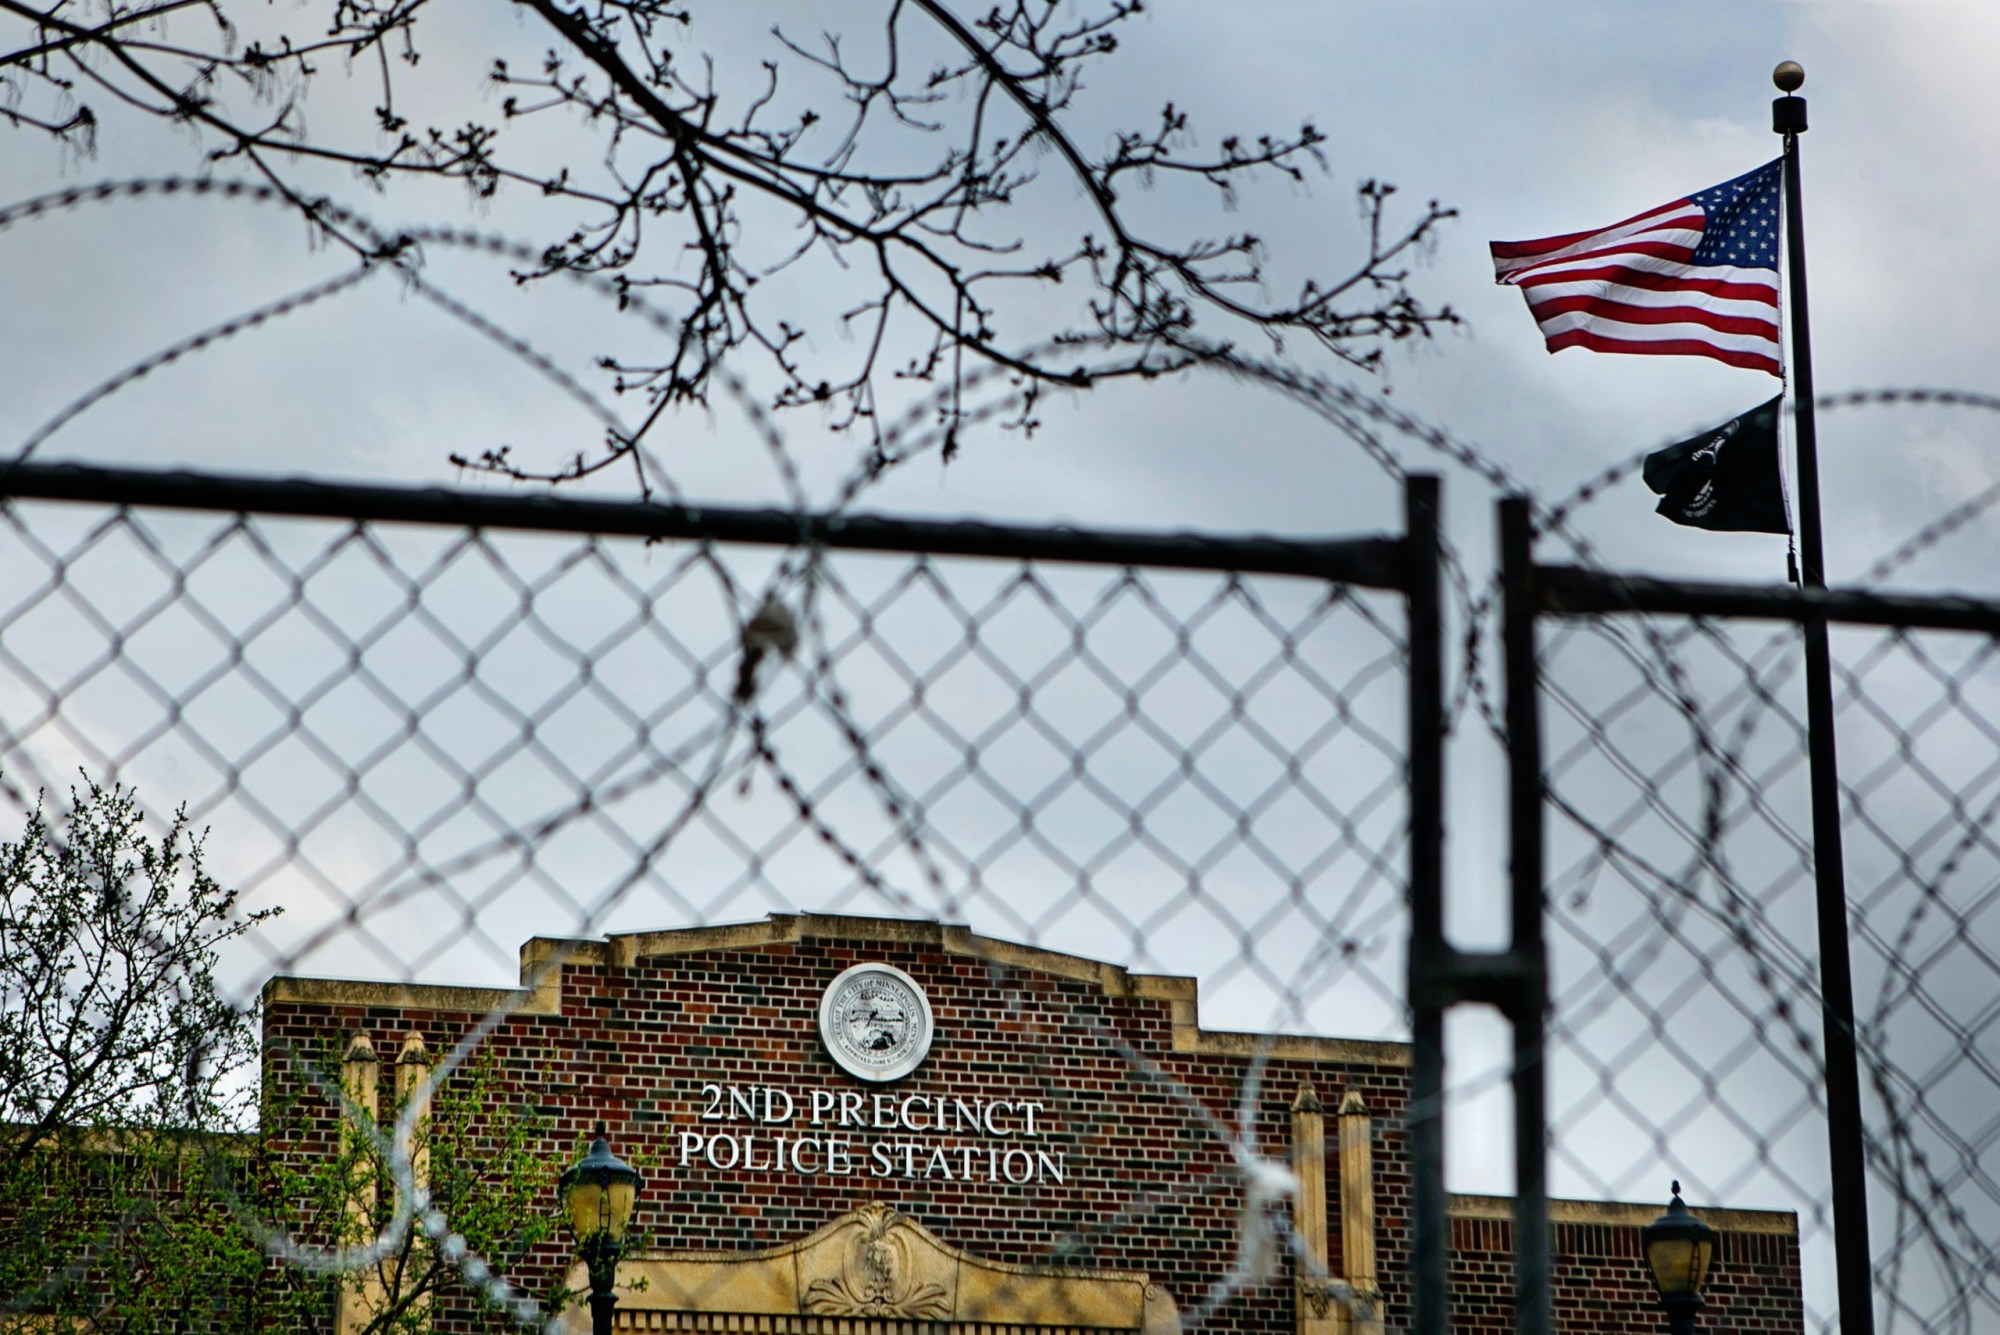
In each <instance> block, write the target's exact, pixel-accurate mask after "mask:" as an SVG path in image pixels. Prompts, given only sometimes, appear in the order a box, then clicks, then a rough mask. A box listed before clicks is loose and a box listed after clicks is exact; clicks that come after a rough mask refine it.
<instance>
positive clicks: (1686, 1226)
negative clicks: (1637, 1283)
mask: <svg viewBox="0 0 2000 1335" xmlns="http://www.w3.org/2000/svg"><path fill="white" fill-rule="evenodd" d="M1715 1236H1716V1234H1715V1230H1714V1229H1712V1228H1710V1227H1709V1226H1708V1225H1707V1224H1704V1223H1702V1222H1701V1220H1699V1219H1696V1218H1695V1217H1694V1216H1693V1215H1691V1214H1689V1213H1688V1208H1687V1204H1686V1202H1684V1201H1683V1200H1681V1184H1680V1183H1678V1182H1676V1183H1674V1198H1673V1200H1672V1201H1670V1202H1668V1204H1667V1212H1666V1213H1665V1214H1663V1215H1661V1216H1660V1217H1659V1218H1658V1219H1655V1220H1654V1221H1653V1222H1652V1223H1650V1224H1648V1225H1646V1227H1645V1228H1643V1229H1641V1230H1640V1231H1639V1245H1640V1246H1641V1247H1642V1248H1643V1249H1644V1250H1645V1253H1646V1268H1647V1269H1648V1270H1651V1271H1652V1272H1653V1287H1654V1288H1656V1289H1658V1290H1659V1291H1660V1306H1662V1307H1664V1308H1666V1309H1667V1329H1668V1330H1669V1331H1670V1332H1672V1335H1694V1314H1695V1313H1696V1312H1697V1311H1699V1310H1700V1308H1701V1305H1702V1303H1701V1286H1702V1282H1703V1281H1704V1280H1706V1279H1707V1278H1708V1263H1709V1261H1710V1259H1711V1258H1713V1257H1714V1255H1715Z"/></svg>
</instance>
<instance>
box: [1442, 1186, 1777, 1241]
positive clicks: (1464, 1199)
mask: <svg viewBox="0 0 2000 1335" xmlns="http://www.w3.org/2000/svg"><path fill="white" fill-rule="evenodd" d="M1666 1208H1667V1207H1666V1204H1665V1202H1659V1203H1656V1204H1653V1205H1643V1204H1635V1203H1632V1202H1628V1201H1570V1200H1553V1199H1552V1200H1550V1201H1549V1222H1550V1223H1552V1224H1602V1225H1605V1226H1608V1227H1611V1228H1644V1227H1645V1226H1646V1225H1647V1224H1650V1223H1652V1222H1653V1221H1654V1220H1655V1219H1658V1218H1659V1217H1660V1215H1661V1214H1662V1213H1663V1212H1664V1211H1665V1210H1666ZM1688 1208H1689V1209H1691V1210H1693V1211H1694V1213H1695V1214H1696V1215H1698V1216H1699V1217H1700V1218H1701V1219H1702V1221H1703V1222H1705V1223H1707V1224H1708V1225H1709V1226H1710V1227H1712V1228H1716V1229H1720V1230H1721V1231H1722V1232H1724V1233H1763V1234H1772V1235H1776V1236H1780V1237H1793V1238H1795V1237H1797V1236H1798V1235H1799V1216H1798V1212H1797V1211H1795V1210H1728V1209H1720V1208H1710V1207H1707V1206H1690V1207H1688ZM1445 1213H1446V1214H1447V1215H1448V1216H1450V1217H1451V1218H1453V1219H1502V1220H1507V1221H1510V1222H1511V1221H1512V1220H1513V1218H1514V1198H1513V1197H1511V1196H1460V1195H1453V1196H1452V1197H1451V1198H1450V1201H1449V1203H1448V1204H1447V1205H1446V1206H1445Z"/></svg>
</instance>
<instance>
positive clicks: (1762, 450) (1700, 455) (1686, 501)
mask: <svg viewBox="0 0 2000 1335" xmlns="http://www.w3.org/2000/svg"><path fill="white" fill-rule="evenodd" d="M1780 397H1781V398H1782V397H1783V396H1782V395H1781V396H1780ZM1646 485H1647V486H1649V487H1651V488H1652V489H1653V490H1654V491H1655V492H1657V493H1658V494H1659V496H1660V504H1659V506H1658V507H1657V508H1658V510H1659V512H1660V513H1661V514H1663V515H1665V516H1666V517H1667V518H1669V519H1671V520H1673V521H1674V522H1675V523H1676V524H1686V525H1688V526H1689V527H1691V528H1706V529H1717V530H1721V531H1726V532H1732V533H1790V532H1791V531H1792V525H1791V520H1790V518H1789V517H1788V516H1787V515H1786V514H1785V489H1784V484H1783V483H1782V482H1780V481H1779V480H1778V399H1772V400H1771V401H1770V402H1769V403H1766V404H1761V405H1759V406H1758V407H1755V408H1752V409H1751V410H1750V411H1749V412H1747V413H1744V414H1743V415H1742V416H1741V417H1732V418H1730V419H1729V420H1728V421H1727V422H1724V423H1723V424H1722V425H1721V426H1719V427H1716V428H1715V429H1713V430H1711V431H1704V432H1702V433H1701V434H1700V435H1699V436H1694V437H1691V438H1690V439H1687V440H1684V441H1681V442H1680V443H1679V444H1677V445H1669V446H1667V448H1665V449H1664V450H1656V451H1654V452H1653V453H1652V454H1649V455H1647V456H1646Z"/></svg>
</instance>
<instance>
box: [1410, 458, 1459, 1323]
mask: <svg viewBox="0 0 2000 1335" xmlns="http://www.w3.org/2000/svg"><path fill="white" fill-rule="evenodd" d="M1438 510H1439V484H1438V479H1437V478H1435V477H1411V478H1409V479H1408V480H1407V482H1406V484H1405V490H1404V535H1405V536H1404V544H1405V549H1406V551H1407V553H1408V560H1407V562H1406V570H1407V580H1408V582H1407V584H1406V586H1405V587H1406V589H1407V590H1408V594H1409V617H1410V664H1409V691H1410V723H1409V727H1410V762H1409V763H1410V962H1409V972H1410V982H1409V996H1410V1011H1411V1035H1410V1037H1411V1043H1412V1046H1413V1049H1414V1050H1413V1053H1412V1058H1411V1068H1410V1110H1409V1117H1408V1123H1409V1135H1410V1155H1411V1161H1412V1162H1411V1173H1412V1177H1413V1179H1414V1181H1413V1183H1412V1190H1413V1196H1414V1199H1413V1202H1412V1204H1413V1207H1414V1214H1415V1218H1414V1220H1413V1221H1412V1228H1411V1256H1410V1268H1411V1284H1410V1297H1411V1305H1412V1313H1411V1318H1412V1319H1411V1329H1412V1330H1413V1331H1414V1332H1415V1333H1416V1335H1444V1332H1445V1325H1446V1315H1447V1311H1448V1306H1449V1300H1448V1296H1447V1294H1446V1279H1447V1269H1446V1267H1447V1258H1446V1243H1447V1237H1446V1230H1447V1228H1448V1223H1447V1221H1446V1218H1445V1203H1446V1196H1445V1182H1444V1012H1445V1008H1446V1007H1447V1006H1448V1005H1449V1004H1450V997H1449V995H1448V994H1447V992H1446V991H1445V990H1444V987H1443V977H1442V975H1443V973H1444V972H1445V971H1447V970H1448V969H1449V961H1448V959H1447V958H1446V954H1447V948H1446V946H1445V941H1444V606H1443V592H1442V588H1441V583H1440V577H1439V572H1440V565H1441V562H1440V559H1439V554H1438V552H1439V541H1438V534H1439V528H1440V522H1439V514H1438Z"/></svg>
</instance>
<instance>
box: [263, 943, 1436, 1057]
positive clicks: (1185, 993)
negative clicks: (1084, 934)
mask: <svg viewBox="0 0 2000 1335" xmlns="http://www.w3.org/2000/svg"><path fill="white" fill-rule="evenodd" d="M810 938H835V939H839V940H843V941H872V942H879V943H881V944H883V945H900V946H910V947H916V948H919V949H931V950H939V951H943V952H944V953H945V954H948V955H963V956H965V957H967V958H970V959H976V960H981V961H983V962H985V963H988V964H998V965H1003V966H1005V967H1008V968H1014V969H1024V970H1028V971H1031V972H1035V973H1043V974H1048V975H1050V976H1052V977H1056V978H1067V979H1070V980H1071V981H1074V982H1081V983H1090V984H1093V985H1095V986H1096V987H1097V988H1098V990H1099V991H1101V992H1103V993H1104V995H1106V996H1110V997H1121V998H1132V999H1137V1000H1146V1001H1164V1002H1167V1003H1168V1016H1169V1019H1170V1021H1171V1023H1172V1025H1173V1037H1172V1049H1173V1051H1175V1052H1182V1053H1189V1054H1194V1055H1199V1056H1210V1057H1246V1058H1248V1057H1258V1056H1262V1057H1267V1058H1271V1059H1273V1060H1291V1061H1318V1062H1327V1061H1333V1062H1354V1063H1361V1064H1368V1065H1376V1066H1408V1065H1409V1064H1410V1047H1409V1045H1408V1044H1407V1043H1388V1042H1378V1041H1373V1040H1368V1039H1350V1038H1324V1037H1319V1036H1316V1035H1309V1034H1257V1033H1236V1032H1230V1031H1224V1030H1211V1029H1203V1028H1202V1027H1201V1019H1200V1013H1199V1007H1200V1002H1199V998H1198V996H1197V989H1196V984H1195V980H1194V979H1192V978H1184V977H1179V976H1176V975H1171V974H1149V973H1133V972H1131V971H1130V970H1128V969H1125V968H1123V967H1122V966H1120V965H1116V964H1108V963H1106V962H1104V961H1103V960H1093V959H1086V958H1084V957H1083V956H1081V955H1067V954H1063V953H1062V952H1060V951H1054V950H1044V949H1042V948H1041V947H1039V946H1026V945H1021V944H1019V943H1018V942H1014V941H1002V940H998V939H996V938H994V937H989V936H981V935H979V934H978V933H977V932H974V931H972V930H971V929H969V928H966V927H960V926H955V925H952V924H948V923H940V922H937V921H935V920H932V919H916V918H861V917H847V916H844V915H839V914H826V913H773V914H771V915H770V916H769V917H767V918H765V919H763V920H762V921H760V922H746V923H728V924H723V925H721V926H715V927H685V928H677V929H674V930H671V931H661V932H620V933H617V934H615V935H612V936H609V937H606V938H605V939H604V940H602V941H582V940H566V939H558V938H553V937H541V936H538V937H534V938H532V939H531V940H529V941H528V942H526V943H525V944H523V945H522V947H521V986H520V987H517V988H499V987H452V986H440V985H436V984H429V983H391V982H381V983H374V982H364V981H358V980H352V979H335V978H293V977H283V976H281V977H277V978H273V979H272V980H271V981H270V982H268V983H266V984H265V985H264V1000H265V1002H266V1003H267V1004H268V1003H272V1002H291V1003H294V1004H305V1005H322V1006H340V1007H360V1008H386V1009H398V1010H431V1011H457V1012H462V1013H467V1014H486V1013H488V1012H490V1011H493V1010H495V1009H498V1008H501V1007H505V1008H506V1009H507V1010H508V1012H509V1013H510V1014H516V1015H531V1016H532V1015H556V1014H559V1013H560V1010H561V997H562V968H563V966H564V965H565V964H568V963H576V964H597V965H609V966H611V967H613V968H621V969H629V968H632V967H634V966H635V965H636V964H637V963H638V962H639V961H640V960H648V959H669V958H672V957H674V956H677V955H693V954H698V953H700V952H702V951H709V950H755V949H757V948H758V947H760V946H774V945H792V944H796V943H798V942H800V941H804V940H807V939H810Z"/></svg>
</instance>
